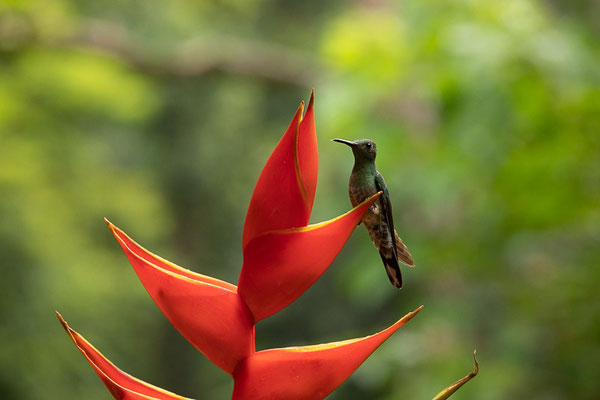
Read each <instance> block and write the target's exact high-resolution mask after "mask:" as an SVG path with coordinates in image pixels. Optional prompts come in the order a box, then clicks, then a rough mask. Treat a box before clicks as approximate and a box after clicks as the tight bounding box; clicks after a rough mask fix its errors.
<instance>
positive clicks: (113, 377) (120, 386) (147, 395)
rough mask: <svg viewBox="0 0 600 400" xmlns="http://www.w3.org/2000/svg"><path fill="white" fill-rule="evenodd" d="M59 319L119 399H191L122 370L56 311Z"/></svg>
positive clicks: (114, 395)
mask: <svg viewBox="0 0 600 400" xmlns="http://www.w3.org/2000/svg"><path fill="white" fill-rule="evenodd" d="M56 316H57V317H58V320H59V321H60V323H61V324H62V325H63V327H64V328H65V331H67V333H68V334H69V336H70V337H71V340H73V343H74V344H75V346H77V348H78V349H79V351H81V353H82V354H83V356H84V357H85V358H86V359H87V361H88V362H89V363H90V365H91V366H92V368H94V370H95V371H96V373H97V374H98V376H99V377H100V379H101V380H102V382H103V383H104V384H105V385H106V387H107V388H108V390H109V391H110V393H111V394H112V395H113V397H114V398H115V399H117V400H143V399H145V400H191V399H189V398H187V397H182V396H178V395H176V394H174V393H171V392H168V391H166V390H164V389H161V388H159V387H156V386H153V385H151V384H149V383H146V382H143V381H141V380H139V379H137V378H134V377H133V376H131V375H129V374H127V373H125V372H123V371H121V370H120V369H119V368H117V367H116V366H115V365H114V364H113V363H111V362H110V361H109V360H108V359H107V358H106V357H104V356H103V355H102V353H100V352H99V351H98V350H97V349H96V348H95V347H94V346H92V344H91V343H90V342H88V341H87V340H86V339H85V338H84V337H83V336H81V335H80V334H79V333H77V332H76V331H74V330H73V329H71V327H69V325H68V324H67V322H66V321H65V320H64V319H63V317H62V315H60V314H59V313H58V312H57V313H56Z"/></svg>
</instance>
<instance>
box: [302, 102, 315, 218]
mask: <svg viewBox="0 0 600 400" xmlns="http://www.w3.org/2000/svg"><path fill="white" fill-rule="evenodd" d="M314 106H315V91H314V90H313V91H312V92H311V94H310V101H309V102H308V107H307V109H306V113H305V114H304V118H302V121H301V122H300V127H299V129H298V140H297V143H298V145H297V148H298V152H297V153H298V165H299V169H300V177H301V178H302V179H301V182H302V184H303V185H304V190H305V192H306V204H307V206H308V215H309V216H310V213H311V211H312V206H313V203H314V198H315V192H316V190H317V175H318V172H319V150H318V148H317V131H316V128H315V108H314ZM307 223H308V221H307Z"/></svg>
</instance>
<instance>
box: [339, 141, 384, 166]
mask: <svg viewBox="0 0 600 400" xmlns="http://www.w3.org/2000/svg"><path fill="white" fill-rule="evenodd" d="M333 141H334V142H338V143H344V144H345V145H347V146H350V148H351V149H352V153H354V158H355V159H356V160H357V161H375V156H377V146H376V145H375V142H374V141H372V140H371V139H359V140H355V141H354V142H351V141H350V140H344V139H333Z"/></svg>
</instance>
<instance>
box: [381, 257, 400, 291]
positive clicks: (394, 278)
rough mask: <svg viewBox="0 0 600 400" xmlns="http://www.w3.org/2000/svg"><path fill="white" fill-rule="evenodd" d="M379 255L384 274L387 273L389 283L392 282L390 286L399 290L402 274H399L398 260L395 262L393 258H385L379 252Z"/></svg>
mask: <svg viewBox="0 0 600 400" xmlns="http://www.w3.org/2000/svg"><path fill="white" fill-rule="evenodd" d="M379 255H380V256H381V261H383V265H384V266H385V272H387V276H388V278H389V279H390V282H392V285H394V286H396V287H397V288H398V289H401V288H402V273H401V272H400V266H399V265H398V260H396V258H395V257H386V256H385V255H384V254H383V252H381V251H380V252H379Z"/></svg>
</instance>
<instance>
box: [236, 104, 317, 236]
mask: <svg viewBox="0 0 600 400" xmlns="http://www.w3.org/2000/svg"><path fill="white" fill-rule="evenodd" d="M303 108H304V103H302V104H300V106H299V107H298V110H296V114H295V115H294V118H293V119H292V122H291V123H290V126H289V127H288V128H287V130H286V132H285V133H284V135H283V137H282V138H281V140H280V141H279V143H278V144H277V146H276V147H275V150H273V153H272V154H271V156H270V157H269V159H268V160H267V163H266V164H265V166H264V168H263V170H262V172H261V174H260V177H259V178H258V182H257V183H256V186H255V188H254V193H253V194H252V198H251V199H250V205H249V206H248V212H247V214H246V223H245V224H244V234H243V238H242V246H243V247H246V245H247V244H248V243H249V242H250V241H251V240H252V239H254V238H255V237H256V236H258V235H260V234H261V233H264V232H267V231H271V230H275V229H287V228H298V227H302V226H306V225H307V224H308V220H309V218H310V213H311V211H312V206H313V201H314V197H315V189H316V185H317V170H318V155H317V137H316V133H315V123H314V95H311V99H310V102H309V104H308V110H307V112H306V115H305V117H304V119H302V110H303Z"/></svg>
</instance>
